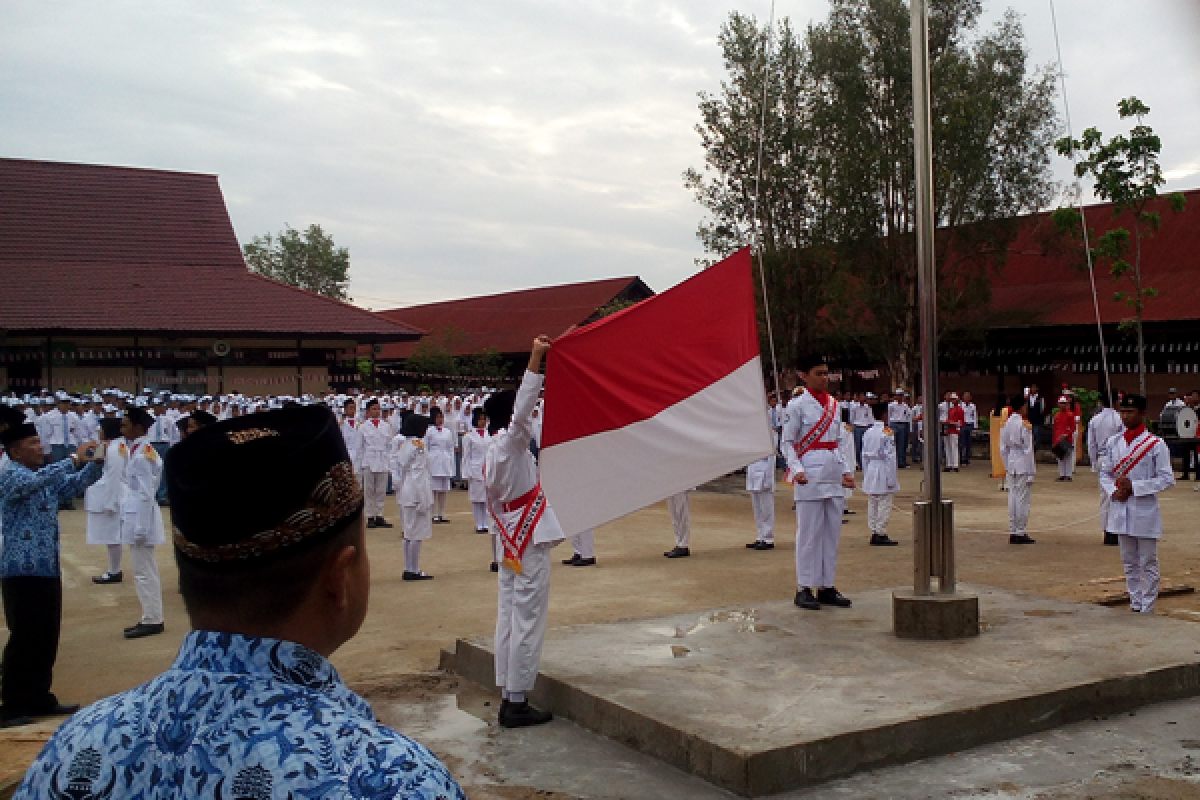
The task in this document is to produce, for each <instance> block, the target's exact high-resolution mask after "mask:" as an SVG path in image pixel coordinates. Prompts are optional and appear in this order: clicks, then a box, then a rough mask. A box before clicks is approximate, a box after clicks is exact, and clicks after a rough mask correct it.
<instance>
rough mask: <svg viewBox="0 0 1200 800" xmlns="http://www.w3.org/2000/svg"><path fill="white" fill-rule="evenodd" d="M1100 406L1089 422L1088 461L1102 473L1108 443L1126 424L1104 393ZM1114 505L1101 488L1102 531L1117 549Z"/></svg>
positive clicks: (1114, 397) (1093, 468) (1109, 542)
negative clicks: (1110, 520)
mask: <svg viewBox="0 0 1200 800" xmlns="http://www.w3.org/2000/svg"><path fill="white" fill-rule="evenodd" d="M1115 401H1116V392H1113V393H1112V404H1115ZM1096 402H1097V403H1098V404H1099V405H1100V410H1099V411H1097V412H1096V413H1095V414H1094V415H1093V416H1092V418H1091V420H1089V421H1088V426H1087V448H1088V460H1089V461H1091V462H1092V472H1096V473H1098V472H1100V464H1101V462H1102V461H1103V460H1104V457H1105V456H1106V455H1107V453H1108V443H1109V441H1111V440H1112V437H1114V436H1116V435H1117V434H1118V433H1121V432H1122V431H1124V430H1125V423H1123V422H1121V414H1120V413H1119V412H1118V411H1117V410H1116V409H1115V408H1113V407H1112V404H1110V403H1109V402H1105V398H1104V395H1103V393H1101V395H1100V396H1099V397H1098V398H1097V399H1096ZM1111 503H1112V498H1111V497H1110V496H1109V493H1108V492H1106V491H1104V487H1103V486H1101V487H1100V530H1101V531H1103V532H1104V543H1105V544H1106V545H1108V546H1109V547H1116V546H1117V545H1118V544H1119V540H1118V539H1117V535H1116V534H1115V533H1109V531H1108V507H1109V504H1111Z"/></svg>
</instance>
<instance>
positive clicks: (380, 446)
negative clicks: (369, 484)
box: [356, 419, 396, 472]
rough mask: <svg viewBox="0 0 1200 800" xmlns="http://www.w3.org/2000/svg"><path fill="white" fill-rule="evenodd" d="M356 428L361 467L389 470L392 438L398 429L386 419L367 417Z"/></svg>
mask: <svg viewBox="0 0 1200 800" xmlns="http://www.w3.org/2000/svg"><path fill="white" fill-rule="evenodd" d="M356 430H357V432H358V436H359V448H360V449H359V452H358V464H359V468H360V469H363V470H366V471H368V472H387V471H388V467H389V466H390V465H389V463H388V461H389V455H390V452H389V451H390V450H391V444H392V438H393V437H395V435H396V431H395V430H394V429H393V428H392V425H391V423H390V422H388V421H387V420H385V419H365V420H363V421H362V422H361V423H360V424H359V425H358V426H356Z"/></svg>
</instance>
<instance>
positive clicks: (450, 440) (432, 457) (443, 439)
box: [425, 425, 455, 478]
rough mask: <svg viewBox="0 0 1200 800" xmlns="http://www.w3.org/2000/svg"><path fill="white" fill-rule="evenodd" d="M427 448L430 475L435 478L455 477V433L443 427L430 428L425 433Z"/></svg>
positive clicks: (431, 426)
mask: <svg viewBox="0 0 1200 800" xmlns="http://www.w3.org/2000/svg"><path fill="white" fill-rule="evenodd" d="M425 448H426V450H427V452H428V453H429V474H430V475H432V476H433V477H435V478H453V477H454V450H455V436H454V431H452V430H450V429H449V428H447V427H445V426H442V427H440V428H437V427H434V426H433V425H430V426H429V430H428V431H426V432H425Z"/></svg>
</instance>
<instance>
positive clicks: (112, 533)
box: [83, 418, 129, 583]
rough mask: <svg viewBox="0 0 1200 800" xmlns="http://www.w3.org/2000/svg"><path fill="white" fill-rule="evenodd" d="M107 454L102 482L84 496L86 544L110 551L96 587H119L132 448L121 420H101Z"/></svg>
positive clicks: (102, 445) (103, 449) (101, 441)
mask: <svg viewBox="0 0 1200 800" xmlns="http://www.w3.org/2000/svg"><path fill="white" fill-rule="evenodd" d="M97 450H100V451H102V452H103V454H104V472H103V474H102V475H101V476H100V480H98V481H96V482H95V483H93V484H92V485H91V486H89V487H88V489H87V491H86V492H84V495H83V507H84V509H85V510H86V511H87V543H88V544H98V545H104V546H105V547H107V548H108V571H107V572H105V573H104V574H103V575H98V576H96V577H94V578H92V582H93V583H120V582H121V581H122V580H123V577H124V576H123V575H122V573H121V551H122V547H121V498H122V497H124V496H125V467H126V464H127V463H128V462H129V446H128V445H126V444H125V440H124V439H122V438H121V420H119V419H115V418H113V419H102V420H100V446H99V447H98V448H97Z"/></svg>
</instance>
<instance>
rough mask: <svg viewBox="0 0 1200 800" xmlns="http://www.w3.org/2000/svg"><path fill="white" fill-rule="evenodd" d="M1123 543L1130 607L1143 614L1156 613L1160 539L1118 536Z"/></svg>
mask: <svg viewBox="0 0 1200 800" xmlns="http://www.w3.org/2000/svg"><path fill="white" fill-rule="evenodd" d="M1117 541H1118V542H1119V543H1120V545H1121V563H1122V564H1124V566H1125V587H1126V588H1127V589H1128V590H1129V607H1130V608H1132V609H1133V610H1134V611H1141V612H1142V613H1143V614H1152V613H1154V601H1155V600H1157V599H1158V539H1150V538H1144V537H1140V536H1126V535H1125V534H1121V535H1119V536H1117Z"/></svg>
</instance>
